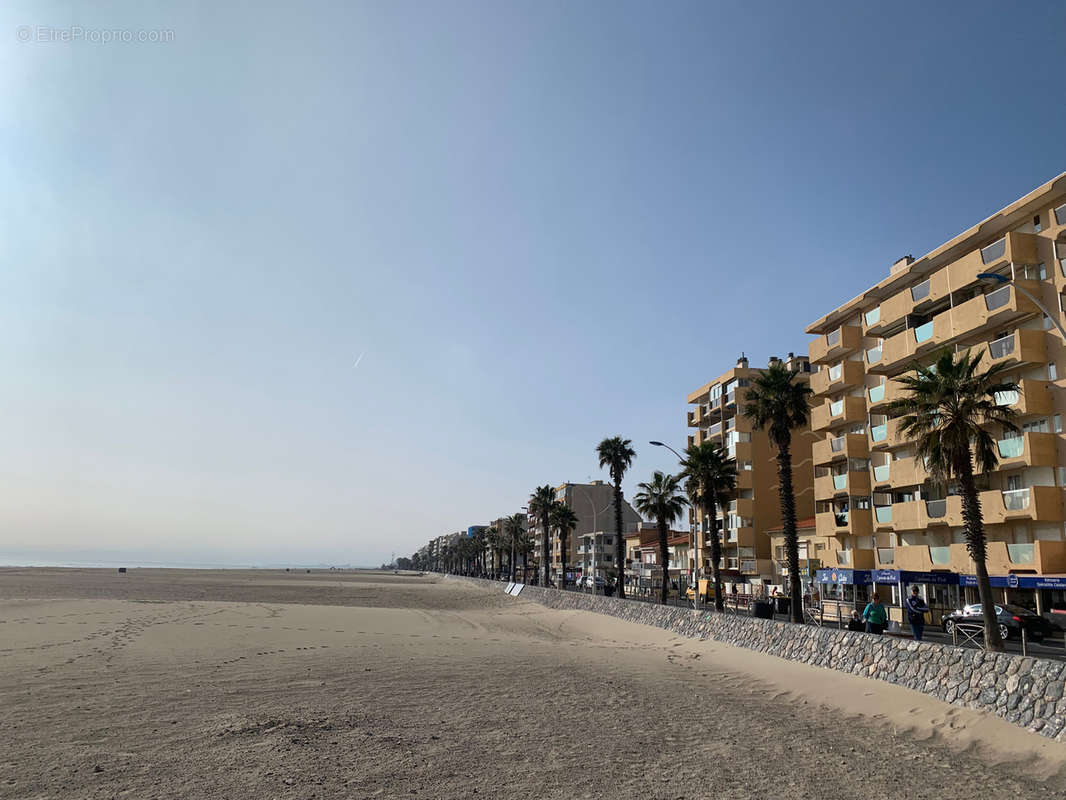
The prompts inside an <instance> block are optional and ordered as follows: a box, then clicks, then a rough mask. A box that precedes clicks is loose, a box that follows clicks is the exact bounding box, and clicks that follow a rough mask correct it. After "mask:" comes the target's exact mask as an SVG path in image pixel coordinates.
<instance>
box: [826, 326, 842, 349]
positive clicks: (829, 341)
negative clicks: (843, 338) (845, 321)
mask: <svg viewBox="0 0 1066 800" xmlns="http://www.w3.org/2000/svg"><path fill="white" fill-rule="evenodd" d="M825 344H826V347H836V346H837V345H838V344H840V328H837V329H836V330H835V331H833V332H832V333H827V334H826V335H825Z"/></svg>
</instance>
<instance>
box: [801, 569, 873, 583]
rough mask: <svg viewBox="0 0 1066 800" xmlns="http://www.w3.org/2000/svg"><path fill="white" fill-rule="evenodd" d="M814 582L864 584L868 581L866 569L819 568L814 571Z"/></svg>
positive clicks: (868, 572) (868, 574)
mask: <svg viewBox="0 0 1066 800" xmlns="http://www.w3.org/2000/svg"><path fill="white" fill-rule="evenodd" d="M814 582H815V583H842V584H849V585H850V584H855V585H857V586H866V585H867V584H869V583H870V570H868V569H820V570H818V571H817V572H815V573H814Z"/></svg>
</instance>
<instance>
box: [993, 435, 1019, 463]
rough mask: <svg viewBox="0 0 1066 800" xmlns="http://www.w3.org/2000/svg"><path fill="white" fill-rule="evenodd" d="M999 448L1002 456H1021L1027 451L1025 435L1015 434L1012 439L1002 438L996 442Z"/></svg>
mask: <svg viewBox="0 0 1066 800" xmlns="http://www.w3.org/2000/svg"><path fill="white" fill-rule="evenodd" d="M996 446H997V447H998V448H999V457H1000V458H1019V457H1020V456H1021V454H1022V453H1024V452H1025V437H1024V436H1015V437H1014V438H1012V439H1000V440H999V441H998V442H996Z"/></svg>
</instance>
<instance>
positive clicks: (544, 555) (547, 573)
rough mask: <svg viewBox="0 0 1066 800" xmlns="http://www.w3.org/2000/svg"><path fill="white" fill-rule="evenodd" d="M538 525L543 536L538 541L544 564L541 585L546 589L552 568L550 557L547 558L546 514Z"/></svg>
mask: <svg viewBox="0 0 1066 800" xmlns="http://www.w3.org/2000/svg"><path fill="white" fill-rule="evenodd" d="M540 524H541V526H542V527H543V529H544V535H543V536H541V539H540V541H541V551H540V556H541V560H542V561H543V562H544V569H543V570H541V571H542V572H543V573H544V583H543V584H542V585H543V586H544V587H545V588H547V586H548V584H549V583H550V581H549V577H550V576H551V568H552V565H551V559H550V556H549V553H548V514H547V513H544V514H543V515H542V516H541V518H540Z"/></svg>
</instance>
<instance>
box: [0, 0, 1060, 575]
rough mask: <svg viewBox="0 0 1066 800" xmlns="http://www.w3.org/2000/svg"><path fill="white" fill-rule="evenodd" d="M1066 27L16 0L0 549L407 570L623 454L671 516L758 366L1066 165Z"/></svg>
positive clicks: (0, 224)
mask: <svg viewBox="0 0 1066 800" xmlns="http://www.w3.org/2000/svg"><path fill="white" fill-rule="evenodd" d="M20 26H29V28H22V27H20ZM37 26H40V27H53V28H58V29H69V28H71V26H80V27H81V28H82V29H83V30H84V31H85V33H83V34H82V37H83V38H82V39H81V40H80V41H76V42H64V41H50V42H48V41H39V40H38V39H39V38H40V37H42V36H43V37H45V38H47V37H48V36H50V35H51V36H53V37H55V36H57V35H61V34H49V33H47V32H45V33H43V34H42V33H41V30H40V28H39V27H37ZM105 30H106V31H119V32H120V33H119V36H122V35H124V34H122V33H121V32H122V31H130V32H131V33H130V34H129V35H131V36H133V37H134V38H136V37H137V36H138V35H139V34H138V32H139V31H142V30H143V31H152V32H154V31H159V30H164V31H172V35H171V36H170V38H171V41H167V42H144V43H141V42H137V41H133V42H122V41H111V42H105V41H87V40H86V39H87V38H88V37H89V36H95V37H96V38H97V39H100V38H103V37H104V36H105V34H104V33H103V31H105ZM1064 30H1066V4H1064V3H1062V2H1059V1H1058V0H1054V1H1052V0H1044V1H1043V2H1040V1H1034V2H1031V3H1025V4H1008V3H1002V2H975V1H974V0H966V1H965V2H955V3H952V2H937V3H929V2H920V3H919V2H891V3H873V2H869V3H867V2H855V0H846V1H843V2H833V3H817V2H816V3H794V2H784V0H782V2H774V3H768V2H712V1H711V0H703V1H702V2H694V3H687V2H662V3H651V2H643V0H642V1H641V2H634V3H626V2H614V1H612V2H593V1H592V0H581V2H570V3H556V2H545V1H544V0H536V2H511V3H505V2H498V1H497V0H493V2H448V1H446V0H441V1H440V2H405V1H404V0H379V1H378V2H368V3H336V4H323V3H305V4H272V3H232V4H231V3H214V2H203V3H200V4H191V3H186V4H180V3H161V2H156V3H152V2H140V1H138V2H130V3H125V4H114V3H110V4H109V3H103V2H101V3H92V4H89V3H71V4H50V3H45V2H8V3H5V4H4V7H3V9H2V10H0V259H2V261H0V326H2V327H0V330H2V335H0V360H2V364H3V368H2V370H0V381H2V382H3V386H2V387H0V431H2V438H0V553H4V552H7V553H11V552H30V551H33V552H36V553H41V552H44V553H54V554H57V558H58V557H59V554H64V553H70V552H74V551H78V552H86V553H87V552H104V551H106V552H108V553H119V554H121V555H122V556H123V557H127V556H128V557H130V558H136V557H139V558H145V559H164V560H165V559H170V560H183V561H196V560H200V561H202V560H210V561H217V562H225V561H232V562H235V563H251V562H255V563H265V562H278V561H294V562H305V563H308V562H320V561H326V562H330V561H332V562H335V563H339V562H351V563H377V562H380V561H382V560H384V559H385V558H387V557H388V556H389V555H390V554H391V553H392V552H393V551H395V552H396V553H397V554H404V553H410V552H412V551H413V550H414V549H415V548H416V547H418V546H419V545H421V544H422V543H423V542H424V541H425V540H427V539H428V538H430V537H431V536H435V535H437V534H439V533H444V532H447V531H450V530H456V529H459V528H460V527H463V528H465V527H466V526H468V525H470V524H475V523H480V522H484V521H486V520H488V519H490V518H491V517H495V516H498V515H501V514H505V513H512V512H514V511H516V510H517V509H518V508H519V506H521V505H523V504H525V501H526V498H527V497H528V494H529V492H530V490H531V489H532V488H533V487H534V486H536V485H538V484H543V483H549V482H550V483H553V484H554V483H561V482H563V481H567V480H570V481H584V480H587V479H588V478H590V477H592V478H598V477H606V476H604V475H603V474H602V473H601V472H600V470H599V469H598V467H597V463H596V458H595V453H594V448H595V445H596V443H597V442H598V441H599V440H600V439H601V438H603V437H604V436H607V435H614V434H622V435H625V436H627V437H629V438H631V439H632V440H633V441H634V443H635V445H636V449H637V453H638V455H637V459H636V462H635V464H634V467H633V471H632V473H631V474H632V480H631V481H628V482H627V485H626V489H627V494H631V493H632V490H633V486H634V484H635V483H636V481H638V480H645V479H646V478H647V477H648V476H649V475H650V474H651V472H652V471H653V470H654V469H658V468H670V467H672V466H673V465H674V464H673V459H672V458H671V457H670V456H669V454H666V453H665V452H664V451H657V450H656V449H655V448H651V447H649V446H647V445H646V444H645V443H646V442H647V440H649V439H663V440H665V441H668V442H672V443H674V444H675V446H677V447H679V448H680V446H681V445H682V444H683V442H684V437H685V434H686V430H685V427H684V419H685V417H684V414H685V395H686V394H687V393H688V392H689V391H690V390H692V389H694V388H696V387H697V386H699V385H700V384H702V383H704V382H705V381H707V380H709V379H710V378H711V377H713V376H714V375H717V374H718V373H720V372H722V371H723V370H725V369H726V368H728V367H729V366H730V365H731V364H732V362H733V361H734V359H735V358H736V357H737V356H738V355H739V353H740V351H742V350H743V351H746V352H747V353H748V354H749V356H750V357H751V359H752V363H753V364H763V363H765V361H766V359H767V357H768V356H769V355H771V354H777V355H784V354H785V353H786V352H787V351H789V350H797V351H798V350H802V349H805V348H806V347H807V342H808V339H809V337H807V336H806V335H805V334H804V333H803V329H804V327H805V326H806V324H807V323H809V322H811V321H812V320H813V319H815V318H816V317H817V316H819V315H820V314H822V313H824V312H826V311H828V310H830V309H831V308H832V307H833V306H835V305H836V304H838V303H840V302H843V301H845V300H847V299H849V298H851V297H853V296H854V295H855V294H857V293H858V292H860V291H862V290H863V289H865V288H866V287H868V286H869V285H871V284H873V283H875V282H876V281H877V280H879V279H880V278H881V277H883V276H884V275H885V274H887V270H888V267H889V264H890V263H891V262H892V261H894V260H895V259H896V258H898V257H900V256H902V255H905V254H907V253H913V254H914V255H915V256H919V255H921V254H922V253H925V252H927V251H929V250H930V249H932V248H934V247H935V246H937V245H938V244H940V243H942V242H943V241H945V240H947V239H949V238H951V237H952V236H954V235H955V234H957V233H959V232H961V231H962V230H963V229H965V228H967V227H969V226H970V225H972V224H974V223H976V222H977V221H979V220H980V219H982V218H984V217H985V216H987V215H989V214H991V213H993V212H995V211H996V210H998V209H999V208H1000V207H1002V206H1004V205H1006V204H1007V203H1009V202H1011V201H1012V200H1014V199H1016V198H1018V197H1020V196H1021V195H1023V194H1025V193H1026V192H1028V191H1030V190H1031V189H1033V188H1035V187H1036V186H1038V185H1039V184H1041V183H1043V182H1044V181H1046V180H1048V179H1050V178H1051V177H1052V176H1054V175H1056V174H1058V173H1060V172H1062V171H1063V170H1066V157H1064V156H1066V147H1064V144H1066V104H1064V103H1063V97H1064V96H1066V71H1064V68H1063V66H1064V56H1066V53H1064V49H1063V47H1064V46H1063V39H1062V34H1063V31H1064ZM27 31H28V33H27ZM90 31H95V34H92V33H89V32H90ZM27 35H28V36H30V38H31V41H28V42H23V41H20V40H19V39H20V36H27ZM71 35H74V34H73V33H72V34H71ZM357 362H358V365H357V366H356V363H357Z"/></svg>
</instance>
